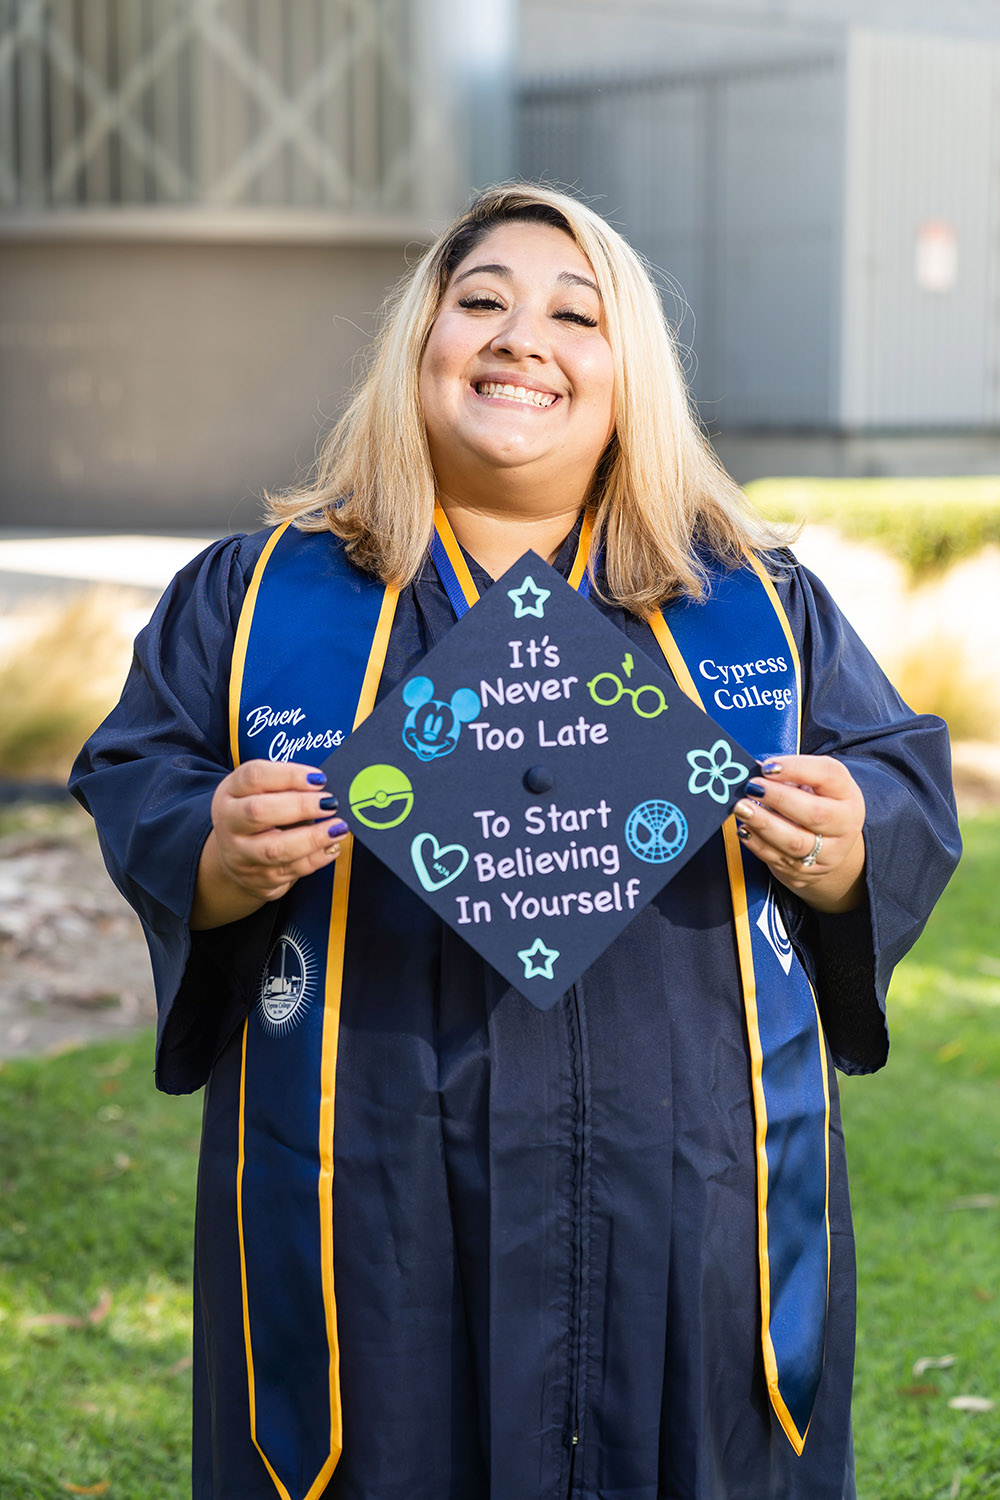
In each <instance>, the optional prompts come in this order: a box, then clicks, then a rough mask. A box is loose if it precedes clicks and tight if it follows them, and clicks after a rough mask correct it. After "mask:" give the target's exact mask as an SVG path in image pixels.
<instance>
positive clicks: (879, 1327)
mask: <svg viewBox="0 0 1000 1500" xmlns="http://www.w3.org/2000/svg"><path fill="white" fill-rule="evenodd" d="M964 833H965V841H966V853H965V858H964V860H963V862H962V865H961V866H960V867H959V871H958V874H957V875H956V876H955V878H954V880H953V881H952V883H951V885H950V886H949V888H948V891H947V892H946V894H945V896H944V899H943V900H942V902H941V905H940V906H939V907H938V909H937V911H936V912H935V913H934V915H933V916H932V918H931V920H930V922H929V923H928V926H927V930H926V932H925V933H924V936H923V938H922V939H921V941H920V943H919V945H918V947H917V948H916V950H915V952H914V953H913V954H912V955H911V956H910V957H909V958H908V959H907V960H906V962H905V964H904V965H903V966H902V967H901V969H900V970H899V972H898V973H897V975H896V978H895V981H894V983H893V987H892V991H891V994H890V1011H891V1018H892V1033H893V1045H892V1053H891V1056H890V1060H889V1065H888V1067H887V1068H886V1069H885V1071H884V1072H882V1073H879V1074H876V1075H875V1077H873V1078H856V1079H842V1080H841V1095H842V1098H843V1103H844V1117H845V1130H846V1135H847V1147H848V1160H849V1163H850V1169H851V1182H852V1189H853V1201H854V1214H855V1227H856V1230H857V1239H858V1280H859V1308H858V1326H859V1333H858V1363H857V1375H856V1379H855V1406H854V1420H855V1441H856V1445H857V1451H858V1490H859V1495H860V1497H861V1500H932V1497H933V1500H937V1497H939V1496H941V1497H944V1500H948V1497H957V1496H961V1500H997V1497H1000V943H998V941H997V936H998V930H1000V923H998V920H997V912H996V896H997V889H998V885H1000V814H997V813H992V814H990V815H980V816H979V817H977V818H974V819H970V820H967V821H966V823H965V825H964ZM945 1355H954V1356H955V1363H954V1364H953V1365H951V1366H950V1367H949V1368H947V1369H934V1368H931V1369H928V1370H926V1371H924V1372H922V1373H920V1374H918V1375H914V1373H913V1365H914V1364H915V1362H916V1361H917V1360H919V1359H923V1358H927V1357H942V1356H945ZM966 1395H972V1396H980V1397H985V1398H987V1399H990V1400H992V1401H994V1402H995V1403H996V1405H995V1407H994V1409H993V1410H992V1411H990V1412H987V1413H981V1414H980V1413H973V1412H966V1411H957V1410H953V1409H952V1408H951V1407H949V1405H948V1402H949V1400H951V1399H952V1398H954V1397H958V1396H966Z"/></svg>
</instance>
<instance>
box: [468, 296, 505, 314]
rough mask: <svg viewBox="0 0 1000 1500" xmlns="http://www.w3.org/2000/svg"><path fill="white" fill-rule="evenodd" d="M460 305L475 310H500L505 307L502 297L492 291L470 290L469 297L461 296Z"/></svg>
mask: <svg viewBox="0 0 1000 1500" xmlns="http://www.w3.org/2000/svg"><path fill="white" fill-rule="evenodd" d="M458 305H459V307H468V308H471V309H472V310H473V311H474V312H480V311H481V312H500V311H501V310H502V308H503V303H502V302H501V301H500V298H499V297H495V296H493V294H492V293H490V292H470V293H469V295H468V296H467V297H459V299H458Z"/></svg>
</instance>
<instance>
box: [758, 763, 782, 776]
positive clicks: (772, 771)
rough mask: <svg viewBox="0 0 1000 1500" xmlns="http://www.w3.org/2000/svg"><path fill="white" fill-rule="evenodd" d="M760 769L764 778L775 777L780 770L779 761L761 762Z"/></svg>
mask: <svg viewBox="0 0 1000 1500" xmlns="http://www.w3.org/2000/svg"><path fill="white" fill-rule="evenodd" d="M760 768H761V770H762V771H763V772H764V775H765V776H777V774H778V772H779V771H780V770H781V761H780V760H762V761H761V763H760Z"/></svg>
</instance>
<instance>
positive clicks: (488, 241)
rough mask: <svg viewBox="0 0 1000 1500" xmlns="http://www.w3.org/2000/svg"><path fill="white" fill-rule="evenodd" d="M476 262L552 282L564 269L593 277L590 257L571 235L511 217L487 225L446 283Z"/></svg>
mask: <svg viewBox="0 0 1000 1500" xmlns="http://www.w3.org/2000/svg"><path fill="white" fill-rule="evenodd" d="M476 266H503V267H506V268H507V269H508V270H509V271H510V272H511V273H512V275H513V276H515V277H517V278H523V279H527V280H536V281H539V282H556V281H558V279H559V278H560V277H561V276H564V275H565V274H566V273H569V274H570V275H573V276H582V277H586V278H587V280H588V281H593V282H596V280H597V277H596V276H595V275H594V270H593V267H592V266H591V264H590V261H589V260H588V259H587V257H586V256H585V255H584V253H583V251H582V250H581V249H580V247H579V245H578V244H577V243H576V241H575V240H574V239H573V238H572V236H571V235H569V234H567V233H566V232H565V231H564V230H562V229H556V228H555V227H554V225H552V224H531V223H524V222H519V221H516V220H515V221H514V222H513V223H510V224H500V225H498V226H497V228H496V229H491V230H490V232H489V234H487V235H485V236H484V237H483V238H482V239H481V240H480V241H479V243H478V245H476V246H475V247H474V248H473V249H472V250H470V251H469V253H468V255H466V256H465V258H464V259H463V260H460V261H459V263H458V265H457V266H456V267H455V269H454V271H453V272H452V276H451V283H450V284H453V283H454V282H455V281H457V280H458V278H459V277H461V276H463V275H464V274H465V273H466V272H468V271H470V270H473V269H474V268H475V267H476Z"/></svg>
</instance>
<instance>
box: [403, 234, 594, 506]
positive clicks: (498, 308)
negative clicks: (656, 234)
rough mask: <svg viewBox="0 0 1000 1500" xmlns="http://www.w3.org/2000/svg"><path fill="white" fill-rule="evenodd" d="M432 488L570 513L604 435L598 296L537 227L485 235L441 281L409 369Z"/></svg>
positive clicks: (586, 275)
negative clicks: (543, 496)
mask: <svg viewBox="0 0 1000 1500" xmlns="http://www.w3.org/2000/svg"><path fill="white" fill-rule="evenodd" d="M420 399H421V403H422V406H423V413H424V421H425V423H426V426H427V436H428V441H429V444H430V452H431V462H432V464H433V466H434V472H435V475H436V478H437V482H438V486H439V489H440V490H441V491H442V492H444V493H446V494H452V495H459V494H460V495H463V496H464V497H465V498H466V499H473V498H474V497H475V496H476V495H477V494H478V493H481V494H491V493H494V492H495V490H496V484H497V480H498V479H499V478H500V476H501V475H502V476H503V477H504V479H505V480H515V481H517V482H518V483H521V482H522V481H523V482H524V483H525V484H526V485H527V486H531V487H534V486H535V485H537V486H539V490H540V492H543V491H544V492H546V493H547V494H548V495H549V496H550V497H551V498H552V500H553V501H554V502H556V503H560V502H562V503H574V504H579V503H581V502H582V500H583V498H584V496H585V495H586V492H587V489H588V488H589V485H590V481H591V478H592V476H593V473H594V469H595V467H596V465H597V462H598V459H599V458H600V456H601V454H602V453H603V451H604V449H605V447H606V445H607V443H608V440H609V438H610V437H611V435H612V433H613V431H614V360H613V356H612V352H611V347H610V345H609V343H608V340H607V337H606V334H605V329H604V314H603V308H602V303H601V296H600V293H599V291H598V290H597V286H596V284H595V279H594V273H593V270H592V269H591V266H590V263H589V261H588V260H587V259H586V257H585V256H584V255H583V254H582V252H581V251H580V250H579V248H578V247H577V245H576V243H575V242H574V240H573V239H572V238H571V237H570V236H569V235H568V234H564V233H563V231H562V230H560V229H556V228H554V227H551V226H549V225H547V224H537V223H523V222H517V221H515V222H512V223H509V224H503V225H501V226H500V227H499V228H497V229H494V230H492V231H491V232H490V233H489V234H488V235H486V236H485V238H484V239H482V240H480V242H479V244H478V245H476V247H475V248H474V249H473V250H472V251H471V252H470V253H469V254H468V255H467V256H466V257H465V259H464V260H462V261H460V262H459V264H458V265H457V266H456V267H455V270H454V272H453V273H452V276H451V280H450V281H449V283H448V286H447V289H446V290H445V293H444V296H443V298H442V300H441V306H440V308H439V309H438V312H437V316H436V318H435V320H434V323H433V325H432V327H431V331H430V334H429V336H428V339H427V344H426V347H425V350H424V355H423V359H422V361H421V365H420Z"/></svg>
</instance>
